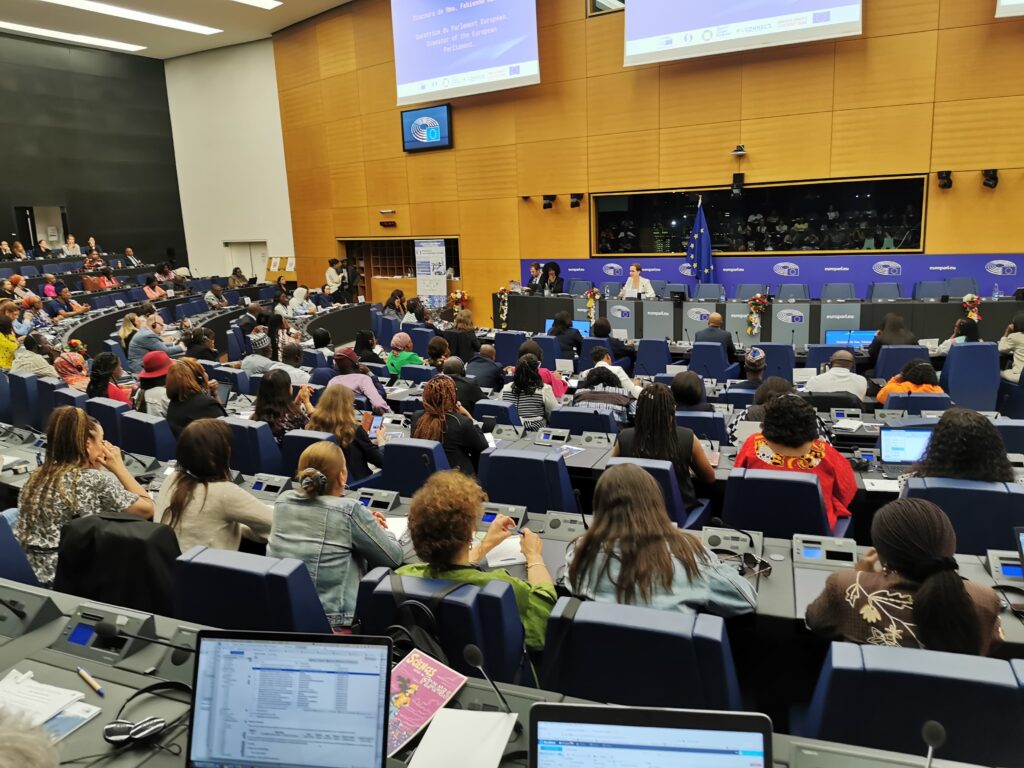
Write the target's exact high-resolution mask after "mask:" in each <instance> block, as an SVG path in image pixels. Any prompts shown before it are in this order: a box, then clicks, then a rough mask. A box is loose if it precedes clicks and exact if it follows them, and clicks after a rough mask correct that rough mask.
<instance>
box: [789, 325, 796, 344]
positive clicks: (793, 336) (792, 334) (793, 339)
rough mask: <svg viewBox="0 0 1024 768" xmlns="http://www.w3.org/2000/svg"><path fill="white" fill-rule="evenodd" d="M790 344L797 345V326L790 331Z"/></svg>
mask: <svg viewBox="0 0 1024 768" xmlns="http://www.w3.org/2000/svg"><path fill="white" fill-rule="evenodd" d="M789 344H790V346H791V347H795V346H796V328H793V329H791V330H790V332H789Z"/></svg>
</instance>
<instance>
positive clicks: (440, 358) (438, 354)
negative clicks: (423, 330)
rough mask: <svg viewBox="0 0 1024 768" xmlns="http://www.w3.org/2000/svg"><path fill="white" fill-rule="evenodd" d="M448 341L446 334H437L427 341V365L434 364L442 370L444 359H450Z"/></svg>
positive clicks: (425, 362)
mask: <svg viewBox="0 0 1024 768" xmlns="http://www.w3.org/2000/svg"><path fill="white" fill-rule="evenodd" d="M448 354H449V353H448V342H447V341H445V338H444V336H435V337H434V338H432V339H431V340H430V341H429V342H428V343H427V359H426V361H424V364H425V365H432V366H434V367H435V368H437V370H438V371H440V370H441V369H442V368H443V367H444V361H445V360H447V359H448Z"/></svg>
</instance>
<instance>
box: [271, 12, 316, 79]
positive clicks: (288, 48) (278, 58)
mask: <svg viewBox="0 0 1024 768" xmlns="http://www.w3.org/2000/svg"><path fill="white" fill-rule="evenodd" d="M274 64H275V67H276V69H277V87H278V89H279V90H281V91H289V90H291V89H293V88H298V87H299V86H300V85H309V84H310V83H315V82H316V81H317V80H319V79H320V77H321V75H322V73H321V72H320V57H319V46H318V45H317V32H316V27H315V26H311V25H299V26H297V27H292V28H291V29H288V30H285V31H284V32H282V33H281V34H279V35H275V36H274Z"/></svg>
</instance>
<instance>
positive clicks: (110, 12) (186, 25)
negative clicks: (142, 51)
mask: <svg viewBox="0 0 1024 768" xmlns="http://www.w3.org/2000/svg"><path fill="white" fill-rule="evenodd" d="M42 2H44V3H51V4H53V5H63V6H65V7H67V8H75V9H77V10H79V11H89V12H91V13H102V14H103V15H105V16H116V17H117V18H119V19H128V20H129V21H139V22H142V23H143V24H155V25H156V26H159V27H169V28H170V29H180V30H181V31H182V32H195V33H196V34H199V35H216V34H218V33H220V32H223V31H224V30H223V29H217V28H216V27H204V26H203V25H202V24H193V23H192V22H190V21H180V20H179V19H171V18H168V17H167V16H157V15H156V14H155V13H145V12H144V11H135V10H132V9H131V8H121V7H120V6H117V5H109V4H107V3H98V2H95V0H42Z"/></svg>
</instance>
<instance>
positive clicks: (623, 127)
mask: <svg viewBox="0 0 1024 768" xmlns="http://www.w3.org/2000/svg"><path fill="white" fill-rule="evenodd" d="M658 78H659V71H658V69H657V68H656V67H648V68H645V69H630V70H627V71H626V72H620V73H618V74H615V75H603V76H601V77H591V78H589V79H588V80H587V132H588V133H589V134H591V135H594V134H601V133H623V132H626V131H646V130H651V129H654V128H657V127H658V95H659V94H658Z"/></svg>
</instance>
